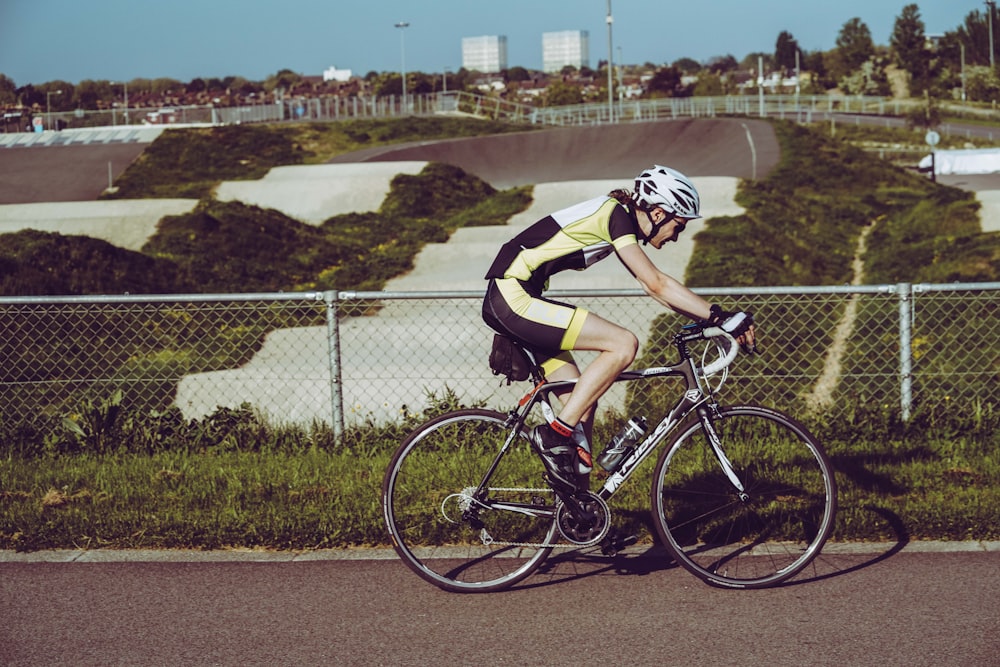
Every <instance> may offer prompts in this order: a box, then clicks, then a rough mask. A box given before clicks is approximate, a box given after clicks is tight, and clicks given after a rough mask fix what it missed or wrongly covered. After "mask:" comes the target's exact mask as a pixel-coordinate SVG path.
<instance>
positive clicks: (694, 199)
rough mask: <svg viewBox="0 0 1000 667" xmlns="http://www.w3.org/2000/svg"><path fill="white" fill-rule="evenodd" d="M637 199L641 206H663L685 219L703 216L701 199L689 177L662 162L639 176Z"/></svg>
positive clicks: (636, 188) (636, 187)
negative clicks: (662, 164) (664, 165)
mask: <svg viewBox="0 0 1000 667" xmlns="http://www.w3.org/2000/svg"><path fill="white" fill-rule="evenodd" d="M635 201H636V203H638V204H639V205H640V206H644V207H647V208H652V207H654V206H659V207H661V208H663V209H665V210H667V211H668V212H671V213H675V214H677V215H679V216H681V217H682V218H692V219H693V218H700V217H701V212H700V211H701V198H700V197H698V190H697V188H695V187H694V183H692V182H691V181H690V180H689V179H688V177H687V176H685V175H684V174H682V173H681V172H679V171H677V170H676V169H671V168H670V167H663V166H660V165H658V164H656V165H653V167H652V168H650V169H646V170H645V171H643V172H642V173H641V174H639V175H638V176H637V177H636V179H635Z"/></svg>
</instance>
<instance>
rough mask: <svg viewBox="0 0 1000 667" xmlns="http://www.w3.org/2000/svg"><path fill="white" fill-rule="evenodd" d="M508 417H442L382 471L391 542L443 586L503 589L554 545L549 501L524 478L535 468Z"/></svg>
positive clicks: (463, 413) (473, 413) (547, 493)
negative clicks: (485, 482) (492, 467)
mask: <svg viewBox="0 0 1000 667" xmlns="http://www.w3.org/2000/svg"><path fill="white" fill-rule="evenodd" d="M506 421H507V415H504V414H503V413H500V412H495V411H492V410H479V409H469V410H457V411H455V412H449V413H447V414H444V415H441V416H440V417H437V418H435V419H432V420H431V421H429V422H427V423H425V424H423V425H421V426H419V427H418V428H417V429H416V430H415V431H414V432H413V433H411V434H410V435H409V437H407V438H406V440H405V441H404V442H403V444H402V445H400V447H399V449H398V450H397V451H396V454H395V456H393V458H392V461H391V462H390V463H389V468H388V469H387V470H386V473H385V478H384V480H383V482H382V510H383V514H384V516H385V522H386V526H387V527H388V529H389V535H390V536H391V538H392V543H393V547H395V549H396V553H397V554H399V556H400V558H401V559H402V560H403V562H404V563H406V564H407V565H408V566H409V567H410V569H412V570H413V571H414V572H416V573H417V574H418V575H420V576H421V577H423V578H424V579H426V580H427V581H429V582H431V583H432V584H434V585H435V586H438V587H440V588H443V589H445V590H448V591H454V592H463V593H468V592H490V591H498V590H502V589H504V588H507V587H509V586H511V585H513V584H515V583H517V582H519V581H521V580H522V579H524V578H525V577H527V576H528V575H530V574H531V573H532V572H534V571H535V570H536V569H538V566H539V565H541V564H542V562H543V561H544V560H545V558H546V557H547V556H548V555H549V553H550V552H551V551H552V546H551V545H552V543H553V542H554V540H555V539H556V531H557V525H556V519H555V516H556V508H555V504H556V503H555V497H554V495H553V494H552V492H551V490H549V489H546V488H540V485H539V484H537V483H536V484H529V483H527V482H528V481H529V480H531V479H532V478H537V479H538V480H539V481H540V478H541V476H540V474H539V472H540V468H541V466H540V465H539V462H538V458H537V456H536V455H535V454H534V453H533V452H532V451H531V448H530V446H529V445H528V441H527V438H526V437H525V436H524V434H523V433H519V434H517V435H516V436H512V433H513V430H512V429H511V428H508V427H507V426H506V425H505V423H506ZM508 438H510V439H511V442H509V443H507V442H506V441H507V440H508ZM505 443H506V445H505ZM494 463H495V468H494V469H493V472H492V474H491V475H490V477H489V480H488V482H487V484H486V485H485V487H484V488H480V487H481V485H482V483H483V481H484V479H485V478H486V475H487V473H488V471H490V469H491V466H493V465H494Z"/></svg>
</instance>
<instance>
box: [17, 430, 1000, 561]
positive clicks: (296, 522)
mask: <svg viewBox="0 0 1000 667" xmlns="http://www.w3.org/2000/svg"><path fill="white" fill-rule="evenodd" d="M998 417H1000V416H998V415H995V414H992V413H990V414H987V415H981V416H980V421H979V422H978V424H961V423H954V422H952V421H948V422H944V423H942V422H938V423H937V424H936V429H932V430H928V429H919V430H918V429H914V428H912V427H906V426H902V425H899V424H891V423H890V422H888V421H883V422H881V424H880V426H879V427H878V428H874V429H871V430H870V432H868V433H866V434H864V435H862V436H858V435H857V434H856V433H848V432H846V430H845V432H842V433H837V432H834V431H832V430H830V431H828V432H826V433H822V434H821V437H822V438H823V440H824V441H825V442H826V446H827V449H828V452H829V454H830V455H831V458H832V460H833V463H834V467H835V468H836V470H837V472H838V484H839V486H840V511H839V513H838V517H837V525H836V529H835V532H834V535H833V539H835V540H844V541H859V540H886V539H896V540H898V539H906V540H925V539H928V540H929V539H939V540H995V539H1000V455H998V454H997V452H998V451H1000V447H998V445H1000V438H998V436H997V435H996V434H997V433H998V432H1000V428H998V426H1000V418H998ZM418 421H420V419H419V418H416V417H413V418H411V419H410V420H409V422H408V423H407V424H406V425H403V426H396V427H392V428H381V429H379V428H375V427H372V428H368V429H362V430H358V431H355V432H353V433H352V434H351V435H350V436H349V437H348V439H347V440H348V442H347V443H345V444H344V445H340V446H337V445H335V444H334V443H333V441H332V439H331V438H330V436H329V433H328V431H327V430H326V429H325V428H323V427H316V428H313V429H300V428H283V429H275V428H273V427H269V426H267V425H266V424H264V423H263V422H262V421H260V420H259V419H258V418H257V417H256V416H255V415H254V414H253V413H252V412H250V411H244V412H243V413H242V414H241V416H240V417H239V419H238V420H237V421H236V422H235V423H231V424H230V428H229V429H227V430H225V432H224V433H221V432H220V433H218V434H217V436H218V437H216V438H214V439H213V440H202V441H200V444H197V445H195V444H194V443H195V440H194V439H192V438H190V437H188V436H189V435H190V434H187V435H185V434H181V435H180V437H181V438H182V439H183V442H180V443H175V444H174V445H171V444H170V443H166V444H165V445H164V449H162V450H160V451H153V452H129V451H124V450H113V451H105V452H103V453H98V452H94V451H77V452H72V453H71V452H62V453H59V452H54V453H50V454H48V455H44V456H38V457H7V458H5V459H3V460H2V461H0V489H2V491H0V548H5V549H18V550H35V549H45V548H179V547H184V548H197V549H216V548H222V547H268V548H276V549H319V548H332V547H347V546H355V545H375V546H388V542H387V536H386V534H385V530H384V528H383V523H382V518H381V513H380V501H379V494H380V487H381V481H382V475H383V474H384V471H385V469H386V467H387V465H388V463H389V459H390V457H391V454H392V452H393V450H394V449H395V447H396V445H397V444H398V442H399V441H401V440H402V436H403V434H404V431H405V430H406V428H408V427H409V426H412V425H415V424H416V423H417V422H418ZM526 461H527V463H528V465H530V466H531V468H530V469H527V470H525V472H524V478H525V479H526V480H532V479H534V478H536V477H538V476H540V473H541V466H540V464H539V463H538V461H537V460H535V458H534V457H528V458H527V459H526ZM653 462H654V460H653V459H650V460H648V461H647V462H646V463H645V464H644V468H643V469H642V470H640V471H639V473H638V474H637V476H636V477H634V478H632V480H631V481H630V483H629V484H628V485H626V486H625V487H624V488H623V489H622V490H621V492H620V493H619V494H618V495H616V496H615V499H614V501H613V502H612V509H613V512H614V515H615V517H616V520H615V521H616V526H618V527H621V528H624V529H626V530H629V531H632V532H634V533H636V534H638V535H640V536H641V538H642V539H644V540H650V539H651V535H652V534H653V530H652V526H651V524H650V517H649V495H648V493H649V491H648V490H649V484H650V476H651V471H652V467H653ZM538 481H539V483H540V480H538Z"/></svg>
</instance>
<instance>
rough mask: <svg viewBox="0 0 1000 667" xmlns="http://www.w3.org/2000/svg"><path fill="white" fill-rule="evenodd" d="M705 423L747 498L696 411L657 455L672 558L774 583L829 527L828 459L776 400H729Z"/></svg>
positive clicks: (733, 579) (833, 504)
mask: <svg viewBox="0 0 1000 667" xmlns="http://www.w3.org/2000/svg"><path fill="white" fill-rule="evenodd" d="M712 424H713V427H714V428H715V430H716V432H717V433H718V435H719V440H720V441H721V445H722V448H723V451H724V452H725V455H726V457H727V458H728V459H729V460H730V461H731V462H732V464H733V468H734V470H735V472H736V475H737V477H738V478H739V479H740V481H741V482H742V484H743V485H744V488H745V491H746V493H747V496H746V498H743V499H741V498H740V496H739V493H738V491H737V489H736V487H735V486H734V485H733V483H732V482H730V480H729V478H728V477H727V476H726V474H725V472H724V471H723V469H722V465H721V464H720V463H719V460H718V458H717V457H716V455H715V453H714V451H713V449H712V447H711V445H710V444H709V442H708V437H707V436H706V435H705V431H704V429H703V427H702V424H701V421H700V420H699V419H698V416H697V415H693V416H692V417H691V418H689V419H688V420H687V421H685V422H684V424H682V425H681V426H680V427H679V428H678V430H677V433H676V435H675V436H674V437H673V438H672V439H671V440H670V442H669V444H668V445H667V446H666V447H665V448H664V450H663V452H662V453H661V454H660V458H659V460H658V461H657V464H656V469H655V471H654V474H653V485H652V489H651V501H652V508H653V517H654V524H655V525H656V529H657V532H658V533H659V536H660V539H661V540H663V544H664V546H665V547H666V548H667V550H668V551H669V552H670V553H671V554H672V555H673V557H674V559H675V560H676V562H677V563H678V564H679V565H681V566H682V567H684V568H685V569H687V570H688V571H689V572H692V573H693V574H695V575H696V576H698V577H700V578H701V579H702V580H704V581H706V582H708V583H710V584H715V585H718V586H724V587H729V588H766V587H769V586H774V585H777V584H779V583H781V582H783V581H786V580H788V579H790V578H791V577H794V576H795V575H796V574H798V573H799V572H801V571H802V570H803V569H804V568H805V567H806V566H807V565H808V564H809V563H810V562H811V561H812V560H813V558H815V557H816V556H817V555H818V554H819V552H820V550H821V549H822V548H823V544H824V543H825V542H826V540H827V538H828V537H829V536H830V532H831V531H832V530H833V524H834V517H835V514H836V509H837V489H836V482H835V480H834V475H833V468H832V466H831V465H830V461H829V459H828V457H827V455H826V453H825V452H824V451H823V448H822V447H821V446H820V444H819V443H818V442H817V441H816V439H815V437H813V435H812V434H811V433H810V432H809V431H808V430H807V429H806V428H805V427H804V426H802V425H801V424H800V423H798V422H797V421H795V420H794V419H792V418H791V417H789V416H787V415H785V414H783V413H780V412H777V411H775V410H771V409H768V408H762V407H758V406H732V407H726V408H722V409H721V410H719V412H718V414H717V415H716V416H714V417H713V418H712Z"/></svg>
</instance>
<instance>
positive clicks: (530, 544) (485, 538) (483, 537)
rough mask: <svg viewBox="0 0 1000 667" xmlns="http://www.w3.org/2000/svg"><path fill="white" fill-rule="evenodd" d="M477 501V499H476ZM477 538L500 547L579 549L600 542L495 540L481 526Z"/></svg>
mask: <svg viewBox="0 0 1000 667" xmlns="http://www.w3.org/2000/svg"><path fill="white" fill-rule="evenodd" d="M489 490H490V491H521V492H525V493H536V492H538V493H552V489H525V488H522V487H511V488H507V487H494V486H491V487H490V488H489ZM476 502H478V501H476ZM479 539H480V540H482V542H483V546H486V547H489V546H493V545H497V546H501V547H531V548H534V549H579V548H580V547H592V546H594V545H596V544H598V543H599V542H600V540H597V541H594V542H593V543H585V544H573V543H572V542H569V543H567V542H558V543H555V544H545V543H544V542H543V543H539V542H497V541H496V540H494V539H492V538H490V537H489V533H487V532H486V529H485V528H483V529H482V530H480V532H479Z"/></svg>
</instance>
